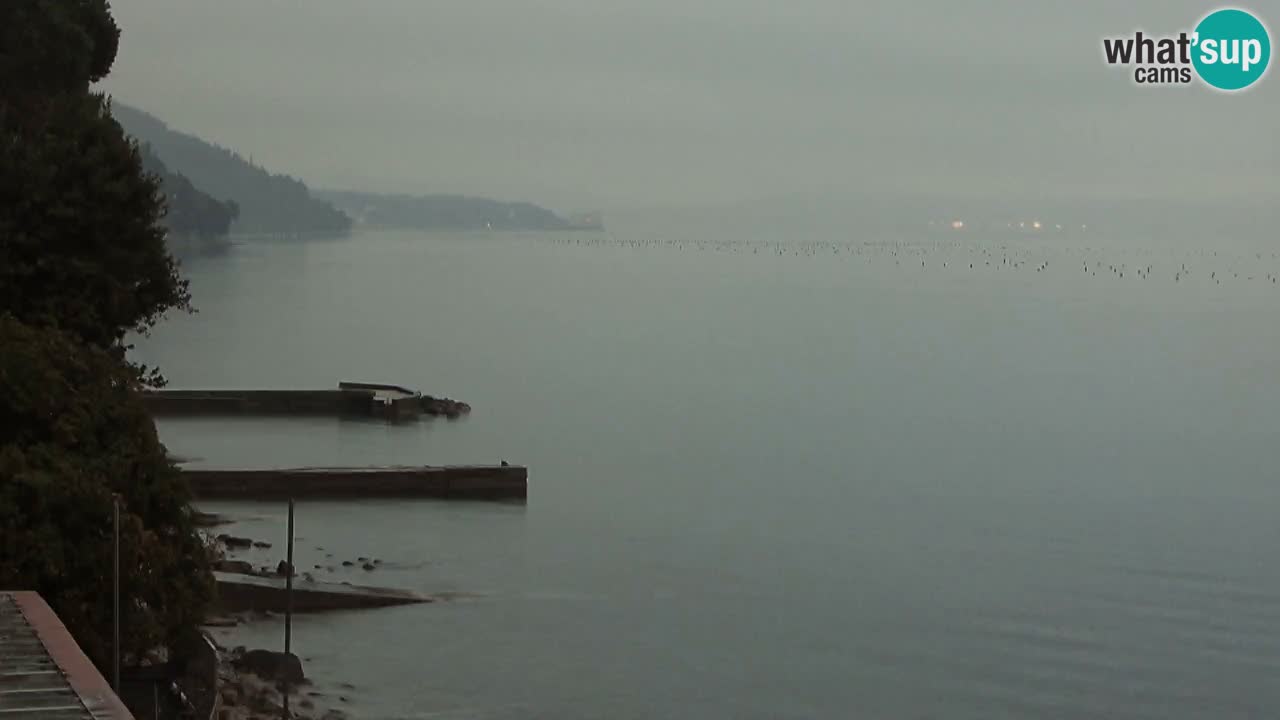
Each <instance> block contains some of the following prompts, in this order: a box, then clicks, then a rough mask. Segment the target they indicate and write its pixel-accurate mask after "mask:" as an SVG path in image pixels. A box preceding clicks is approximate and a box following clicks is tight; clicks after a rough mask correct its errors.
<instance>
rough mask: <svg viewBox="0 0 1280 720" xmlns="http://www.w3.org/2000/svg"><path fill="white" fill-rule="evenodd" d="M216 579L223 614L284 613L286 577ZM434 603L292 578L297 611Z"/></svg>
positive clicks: (423, 598)
mask: <svg viewBox="0 0 1280 720" xmlns="http://www.w3.org/2000/svg"><path fill="white" fill-rule="evenodd" d="M213 579H214V582H215V583H216V584H217V587H218V599H217V606H218V610H219V611H221V612H227V613H232V612H244V611H247V610H253V611H270V612H284V609H285V602H286V597H287V591H286V588H285V581H284V578H269V577H260V576H258V575H241V574H239V573H225V572H215V573H214V574H213ZM434 601H435V598H432V597H431V596H429V595H420V594H418V593H414V592H409V591H407V590H395V589H392V588H380V587H369V586H365V585H344V584H341V583H330V582H316V581H314V580H305V579H300V578H294V579H293V610H294V612H304V613H305V612H323V611H325V610H357V609H362V608H377V607H390V606H393V605H412V604H414V603H429V602H434Z"/></svg>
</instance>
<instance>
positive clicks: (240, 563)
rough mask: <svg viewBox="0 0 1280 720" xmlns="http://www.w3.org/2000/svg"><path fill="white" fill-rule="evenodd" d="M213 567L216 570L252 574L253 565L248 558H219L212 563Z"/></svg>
mask: <svg viewBox="0 0 1280 720" xmlns="http://www.w3.org/2000/svg"><path fill="white" fill-rule="evenodd" d="M213 569H214V570H217V571H218V572H228V573H241V574H242V575H253V574H254V572H253V565H252V564H251V563H250V562H249V561H248V560H219V561H217V562H215V563H214V564H213Z"/></svg>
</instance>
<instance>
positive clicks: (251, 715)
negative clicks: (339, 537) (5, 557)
mask: <svg viewBox="0 0 1280 720" xmlns="http://www.w3.org/2000/svg"><path fill="white" fill-rule="evenodd" d="M213 539H214V540H215V541H216V545H217V547H218V550H219V555H220V557H219V559H218V560H216V561H215V562H214V570H215V571H217V572H223V573H236V574H242V575H247V576H251V577H259V578H271V579H276V580H279V579H280V578H283V577H286V576H287V575H289V574H292V575H294V576H295V577H299V578H301V579H303V580H305V581H311V580H314V578H313V576H312V573H311V572H302V573H299V572H298V571H297V569H295V568H292V567H290V566H289V564H288V563H287V562H285V561H283V560H281V561H279V562H278V563H277V564H276V565H275V566H271V565H255V564H253V563H251V562H249V561H248V560H243V559H238V558H236V557H235V555H236V554H238V553H240V552H248V553H253V552H254V551H260V550H264V549H270V548H271V547H272V544H271V543H268V542H264V541H261V540H255V539H253V538H249V537H242V536H237V535H231V534H228V533H221V534H219V535H217V536H215V537H214V538H213ZM317 549H319V548H317ZM329 556H330V557H331V558H332V557H333V555H332V554H331V553H330V554H329ZM259 557H261V556H260V555H259ZM381 565H382V560H380V559H378V558H372V557H365V556H359V557H356V558H353V559H350V560H336V559H334V560H332V561H331V564H329V565H325V566H321V565H316V566H315V570H316V571H339V572H341V570H344V569H345V570H351V569H354V568H360V569H362V570H363V571H365V572H371V571H373V570H376V569H378V568H379V567H380V566H381ZM346 584H349V583H346ZM276 616H277V613H273V612H270V611H248V612H233V613H228V614H223V615H218V616H211V617H209V618H207V619H206V620H205V622H204V627H205V631H206V635H207V636H208V637H209V639H210V641H211V642H212V644H213V647H214V649H215V651H216V655H217V673H216V674H217V681H216V689H215V690H214V693H215V698H214V701H213V707H214V708H215V709H214V712H213V717H214V718H215V720H258V719H262V720H278V719H279V718H280V717H281V715H282V712H283V706H284V692H285V688H287V689H288V693H289V716H290V717H292V718H299V719H300V720H346V719H347V718H349V717H350V714H349V710H348V709H344V707H346V706H348V705H349V704H350V702H351V699H350V697H349V696H348V695H347V694H344V692H346V691H350V690H354V689H355V688H354V686H352V685H350V684H348V683H340V684H338V686H337V689H336V690H329V691H326V690H321V689H319V688H316V687H315V686H314V685H313V684H312V683H311V681H310V680H309V679H308V678H307V676H306V674H305V672H304V670H303V660H302V659H301V658H299V657H298V656H297V655H294V654H292V653H289V654H286V653H283V652H278V651H274V650H265V649H250V648H246V647H245V646H243V645H235V646H233V647H231V648H228V647H226V646H224V645H223V644H222V643H220V642H219V639H221V640H222V641H223V642H225V643H226V644H228V645H231V644H233V643H234V642H235V641H236V640H237V639H238V636H239V635H240V633H238V632H237V631H236V628H237V627H240V626H247V625H251V624H253V623H257V622H262V621H267V620H271V619H273V618H275V617H276Z"/></svg>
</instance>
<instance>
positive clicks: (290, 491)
mask: <svg viewBox="0 0 1280 720" xmlns="http://www.w3.org/2000/svg"><path fill="white" fill-rule="evenodd" d="M182 475H183V477H184V478H186V480H187V483H188V484H189V485H190V487H191V492H192V493H193V494H194V495H195V496H196V498H198V499H202V500H214V499H218V500H223V499H235V500H282V499H288V498H294V499H298V500H302V499H319V498H359V497H424V498H448V499H478V500H501V499H524V498H526V497H527V496H528V479H529V471H528V469H527V468H525V467H523V466H519V465H506V464H502V465H453V466H430V465H428V466H391V467H350V468H335V467H314V468H283V469H270V470H183V471H182Z"/></svg>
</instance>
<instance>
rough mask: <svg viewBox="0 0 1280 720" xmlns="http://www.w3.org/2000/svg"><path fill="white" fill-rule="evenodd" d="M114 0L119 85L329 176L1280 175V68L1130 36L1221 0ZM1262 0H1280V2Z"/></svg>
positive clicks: (845, 179) (1217, 182)
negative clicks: (1237, 75) (1123, 60)
mask: <svg viewBox="0 0 1280 720" xmlns="http://www.w3.org/2000/svg"><path fill="white" fill-rule="evenodd" d="M112 5H113V7H114V10H115V14H116V18H117V21H118V22H119V24H120V25H121V28H122V30H123V37H122V42H121V51H120V55H119V58H118V60H117V62H116V65H115V69H114V72H113V73H112V75H111V77H110V78H109V79H108V80H107V81H106V82H105V83H104V87H105V89H106V90H108V91H109V92H111V93H112V94H114V95H115V96H116V97H117V98H118V99H120V100H123V101H125V102H128V103H131V104H135V105H137V106H139V107H141V108H143V109H145V110H148V111H150V112H152V113H155V114H157V115H158V116H160V117H161V118H162V119H163V120H165V121H167V122H168V123H169V124H170V125H171V126H173V127H175V128H177V129H180V130H184V131H188V132H192V133H194V134H197V135H200V136H202V137H204V138H206V139H209V140H213V141H216V142H218V143H220V144H223V145H227V146H230V147H233V148H235V149H237V150H239V151H241V152H242V153H243V154H245V155H249V154H252V155H253V157H254V159H255V160H256V161H258V162H259V163H262V164H264V165H266V166H267V167H269V168H270V169H272V170H276V171H281V172H288V173H291V174H295V175H298V176H300V177H301V178H302V179H304V180H305V181H307V182H308V183H309V184H311V185H313V186H318V187H329V188H362V189H372V190H381V191H403V192H460V193H469V194H480V195H488V196H493V197H499V198H505V199H527V200H532V201H535V202H541V203H544V204H548V205H550V206H553V207H556V208H558V209H581V208H597V207H599V208H604V209H609V208H625V207H645V206H651V205H652V206H666V205H698V204H703V203H712V204H715V203H733V202H741V201H753V200H756V199H762V198H779V197H803V196H812V197H821V198H827V199H834V200H835V201H836V202H839V198H841V197H844V196H847V195H852V194H855V193H859V192H863V191H866V190H887V191H889V192H894V191H898V190H901V191H905V192H906V193H928V194H941V195H947V196H956V197H961V198H975V199H982V198H987V197H1001V198H1007V197H1009V196H1011V195H1013V196H1017V197H1027V198H1031V199H1036V198H1067V199H1077V200H1078V199H1087V198H1092V197H1107V196H1109V197H1115V196H1120V197H1125V198H1129V197H1132V198H1157V199H1168V200H1169V201H1171V202H1172V201H1178V200H1183V199H1195V198H1204V197H1225V198H1233V199H1241V198H1251V199H1254V200H1260V199H1263V198H1274V197H1275V195H1276V192H1277V189H1278V186H1277V178H1280V145H1278V144H1277V142H1276V127H1277V125H1278V124H1280V76H1277V73H1276V72H1275V69H1274V68H1272V71H1271V72H1270V73H1269V74H1268V76H1267V77H1266V78H1264V80H1263V81H1262V82H1261V84H1260V85H1258V86H1256V87H1255V88H1253V89H1252V90H1250V91H1248V92H1246V93H1244V94H1237V95H1224V94H1218V93H1215V92H1212V91H1210V90H1208V89H1206V88H1204V87H1202V86H1199V85H1192V86H1176V87H1161V88H1141V87H1137V86H1135V85H1134V84H1133V82H1132V76H1131V74H1130V71H1126V70H1124V69H1121V68H1114V67H1108V66H1106V65H1105V64H1104V63H1103V61H1102V51H1101V39H1102V37H1103V36H1117V35H1121V34H1125V33H1132V31H1133V30H1135V29H1138V28H1142V29H1145V30H1147V31H1148V32H1159V33H1173V32H1176V31H1178V30H1182V29H1190V28H1191V27H1192V26H1193V25H1194V23H1195V21H1196V20H1197V19H1198V18H1200V17H1201V16H1203V15H1204V14H1205V13H1206V12H1207V11H1209V10H1211V9H1213V8H1215V7H1216V5H1212V4H1207V3H1203V2H1184V1H1183V0H1142V1H1140V2H1124V3H1118V2H1112V1H1110V0H1090V1H1072V2H1061V1H1058V2H1033V1H1032V0H996V1H986V2H960V1H958V0H930V1H928V2H914V3H906V2H874V3H857V2H852V1H851V0H770V1H768V2H756V1H755V0H634V1H629V2H610V1H609V0H545V1H537V0H362V1H359V2H357V1H356V0H218V1H217V2H209V1H208V0H113V2H112ZM1247 7H1251V8H1252V9H1253V10H1255V11H1257V12H1258V13H1259V14H1260V15H1261V16H1262V18H1263V20H1264V21H1267V22H1270V23H1278V22H1280V2H1275V1H1274V0H1272V1H1270V2H1266V3H1263V2H1255V3H1254V4H1253V5H1251V6H1247ZM1272 28H1273V29H1272V36H1273V44H1274V41H1275V39H1276V38H1275V30H1274V28H1275V25H1272ZM1272 64H1273V65H1274V64H1275V61H1273V62H1272Z"/></svg>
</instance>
